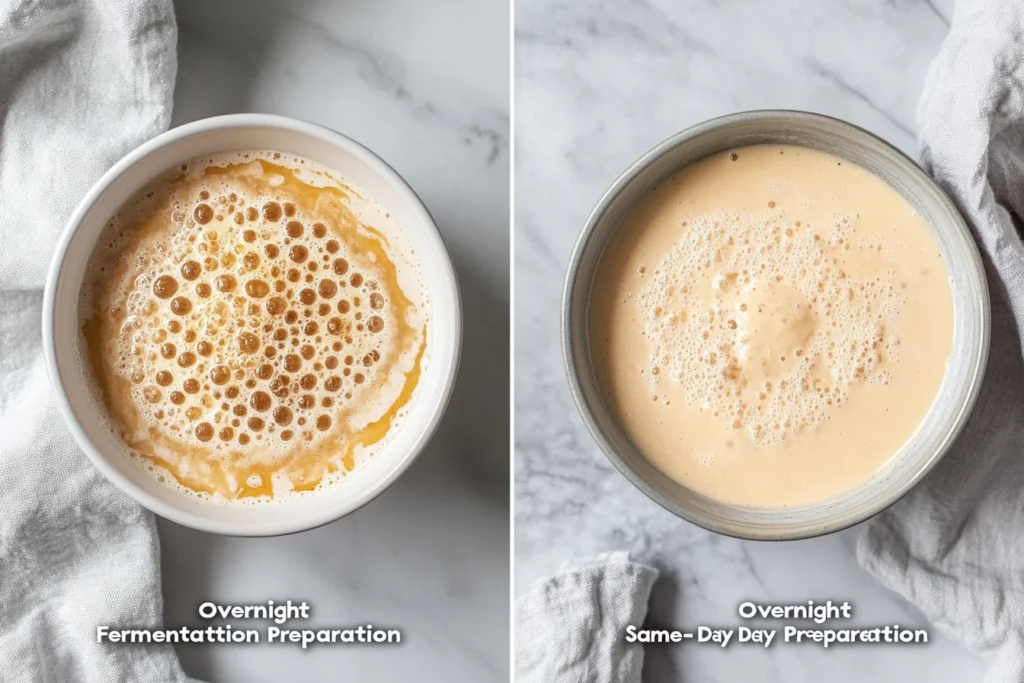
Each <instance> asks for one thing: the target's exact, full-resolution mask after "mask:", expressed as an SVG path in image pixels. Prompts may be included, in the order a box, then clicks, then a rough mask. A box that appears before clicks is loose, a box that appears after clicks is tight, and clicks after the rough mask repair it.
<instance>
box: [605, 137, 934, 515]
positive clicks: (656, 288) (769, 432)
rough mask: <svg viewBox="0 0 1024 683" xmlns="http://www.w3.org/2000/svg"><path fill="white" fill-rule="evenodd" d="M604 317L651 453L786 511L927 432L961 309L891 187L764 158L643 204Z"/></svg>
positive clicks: (753, 157) (845, 170) (611, 265)
mask: <svg viewBox="0 0 1024 683" xmlns="http://www.w3.org/2000/svg"><path fill="white" fill-rule="evenodd" d="M590 321H591V322H590V325H591V345H592V354H593V357H594V360H595V364H596V366H597V372H598V378H599V381H600V383H601V386H602V389H603V391H604V393H605V395H606V398H607V400H608V402H609V405H610V407H611V408H612V411H613V413H614V414H615V415H616V416H617V417H618V419H619V421H620V423H621V424H622V426H623V428H624V429H625V430H626V432H627V434H629V436H630V437H631V438H632V439H633V440H634V442H635V443H636V444H637V445H638V446H639V447H640V449H641V451H643V452H644V453H645V455H647V456H648V457H649V458H650V459H651V460H652V461H653V462H654V463H655V464H656V465H657V466H658V467H659V468H660V469H662V470H663V471H665V472H666V473H667V474H669V475H670V476H672V477H674V478H675V479H677V480H678V481H680V482H681V483H683V484H684V485H686V486H688V487H690V488H693V489H694V490H696V491H698V492H700V493H703V494H705V495H707V496H709V497H712V498H715V499H718V500H722V501H725V502H730V503H737V504H743V505H750V506H786V505H797V504H802V503H809V502H813V501H817V500H822V499H826V498H829V497H832V496H835V495H837V494H839V493H841V492H843V491H845V490H848V489H850V488H852V487H854V486H856V485H857V484H858V483H860V482H862V481H864V480H866V479H867V478H868V477H870V476H871V474H873V473H874V472H875V471H877V469H878V468H879V467H880V466H881V465H883V464H884V463H885V461H886V460H887V459H889V458H890V457H891V456H892V455H893V454H894V453H895V452H896V451H897V450H898V449H899V448H900V446H901V445H902V444H903V443H904V442H905V441H906V440H907V439H908V438H909V437H910V436H911V435H912V433H913V432H914V430H915V429H916V428H917V426H918V424H919V423H920V421H921V420H922V419H923V417H924V415H925V414H926V412H927V411H928V408H929V407H930V405H931V403H932V400H933V399H934V397H935V395H936V393H937V392H938V388H939V385H940V384H941V381H942V377H943V375H944V373H945V367H946V361H947V360H948V357H949V353H950V348H951V343H952V330H953V311H952V296H951V293H950V288H949V282H948V276H947V274H946V270H945V267H944V265H943V263H942V259H941V256H940V254H939V252H938V246H937V245H936V244H935V242H934V240H933V239H932V238H931V236H930V235H929V234H928V232H927V228H926V226H925V225H924V224H923V223H922V222H921V220H920V219H919V218H918V217H917V216H916V215H915V214H914V212H913V210H912V208H911V207H910V206H909V205H908V204H907V203H906V202H905V201H904V200H903V199H902V198H901V197H900V196H899V195H898V194H897V193H896V192H895V191H894V190H892V189H891V188H889V187H888V186H887V185H885V183H883V182H882V181H881V180H879V179H878V178H876V177H874V176H872V175H871V174H869V173H867V172H866V171H864V170H863V169H861V168H859V167H856V166H854V165H853V164H850V163H849V162H844V161H842V160H840V159H837V158H834V157H832V156H829V155H827V154H823V153H820V152H816V151H813V150H809V149H804V148H797V147H789V146H767V145H766V146H754V147H745V148H740V149H736V150H733V151H731V152H727V153H723V154H718V155H715V156H713V157H710V158H708V159H705V160H703V161H701V162H699V163H697V164H694V165H693V166H691V167H689V168H687V169H684V170H683V171H682V172H681V173H679V174H677V175H676V176H675V177H673V178H672V179H670V180H669V181H667V182H666V183H665V184H664V185H663V186H662V187H660V188H657V189H656V190H655V191H654V192H653V193H652V194H651V195H650V196H649V197H648V198H646V199H645V200H644V201H642V202H641V204H640V205H639V206H638V207H637V208H636V209H634V211H633V212H632V213H631V215H630V216H629V217H628V219H627V221H626V223H625V224H624V226H623V227H622V229H620V231H619V233H618V234H617V235H616V237H615V238H614V239H613V241H612V243H611V244H610V245H609V247H608V250H607V251H606V255H605V257H604V260H603V262H602V264H601V267H600V269H599V272H598V276H597V281H596V282H595V289H594V293H593V295H592V298H591V308H590Z"/></svg>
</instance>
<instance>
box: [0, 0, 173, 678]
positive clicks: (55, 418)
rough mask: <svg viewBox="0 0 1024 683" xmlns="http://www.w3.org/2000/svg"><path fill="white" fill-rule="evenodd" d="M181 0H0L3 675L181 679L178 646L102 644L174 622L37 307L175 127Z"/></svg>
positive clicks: (146, 531)
mask: <svg viewBox="0 0 1024 683" xmlns="http://www.w3.org/2000/svg"><path fill="white" fill-rule="evenodd" d="M176 41H177V28H176V25H175V22H174V9H173V6H172V4H171V1H170V0H11V1H10V2H4V3H0V680H3V681H5V683H22V682H25V683H38V682H43V683H69V682H71V681H75V682H77V681H88V682H90V683H93V682H95V683H106V682H111V683H113V682H115V681H116V682H126V681H161V682H165V683H174V682H176V681H184V680H186V677H185V675H184V673H183V672H182V670H181V667H180V665H179V663H178V660H177V657H176V656H175V654H174V651H173V649H171V647H170V646H166V645H165V646H160V647H140V646H132V645H128V646H126V645H113V646H112V645H109V644H103V645H100V644H98V643H97V642H96V627H97V626H98V625H109V626H111V627H121V628H128V627H154V626H159V625H160V624H161V622H162V611H163V601H162V599H161V594H160V573H159V548H158V545H157V536H156V528H155V525H154V523H153V517H152V515H150V514H148V513H147V512H145V511H144V510H143V509H142V508H141V507H140V506H139V505H137V504H136V503H134V502H133V501H132V500H130V499H129V498H128V497H126V496H125V495H123V494H122V493H120V492H119V491H118V490H117V489H115V488H114V486H113V485H111V484H109V483H108V482H107V481H106V480H105V479H104V478H103V477H102V476H101V475H100V474H99V472H98V471H97V470H96V469H95V468H94V467H93V466H92V465H91V464H90V463H89V461H88V460H87V459H86V457H85V455H84V454H83V453H82V452H81V451H80V450H79V449H78V448H77V447H76V445H75V443H74V441H73V440H72V438H71V436H70V434H69V433H68V431H67V430H66V429H65V427H64V423H63V421H62V420H61V418H60V416H59V415H58V413H57V410H56V409H55V406H54V401H53V398H52V392H51V390H50V384H49V381H48V379H47V375H46V369H45V366H44V364H43V359H42V353H41V341H40V335H41V324H40V308H41V303H42V291H41V290H42V287H43V283H44V279H45V275H46V270H47V267H48V264H49V261H50V257H51V255H52V251H53V248H54V246H55V244H56V241H57V236H58V234H59V233H60V231H61V229H62V228H63V227H64V224H65V222H66V221H67V219H68V218H69V216H70V214H71V211H72V209H73V208H74V206H75V205H76V204H77V203H78V201H79V200H80V199H81V198H82V196H83V195H84V194H85V192H86V190H88V188H89V186H90V185H91V184H92V183H93V182H94V181H95V180H96V179H97V178H98V177H99V176H100V175H101V174H102V173H103V171H105V170H106V169H107V168H108V167H109V166H110V165H111V164H112V163H113V162H114V161H116V160H117V159H118V158H119V157H121V156H122V155H124V154H125V153H126V152H128V151H129V150H130V149H132V148H133V147H135V146H136V145H138V144H139V143H141V142H143V141H144V140H146V139H148V138H150V137H152V136H153V135H156V134H157V133H159V132H161V131H163V130H164V129H166V128H167V125H168V123H169V122H170V112H171V100H172V95H173V90H174V78H175V74H176V70H177V53H176Z"/></svg>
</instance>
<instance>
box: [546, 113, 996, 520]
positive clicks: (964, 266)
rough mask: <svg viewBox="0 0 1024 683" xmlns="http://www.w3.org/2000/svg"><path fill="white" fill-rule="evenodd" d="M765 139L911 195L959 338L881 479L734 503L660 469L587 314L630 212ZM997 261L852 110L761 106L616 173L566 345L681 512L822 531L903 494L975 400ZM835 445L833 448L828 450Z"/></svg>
mask: <svg viewBox="0 0 1024 683" xmlns="http://www.w3.org/2000/svg"><path fill="white" fill-rule="evenodd" d="M762 143H772V144H790V145H799V146H803V147H810V148H812V149H818V150H821V151H824V152H828V153H830V154H833V155H835V156H838V157H840V158H843V159H848V160H850V161H852V162H854V163H856V164H858V165H859V166H861V167H863V168H865V169H867V170H868V171H871V172H872V173H874V174H875V175H877V176H878V177H880V178H881V179H882V180H884V181H885V182H886V183H888V184H889V185H890V186H891V187H892V188H893V189H895V190H896V191H897V192H899V193H900V194H901V195H902V196H903V198H904V199H906V200H907V201H908V202H909V203H910V205H911V206H912V207H914V209H915V211H917V213H918V215H920V216H921V218H922V219H923V220H924V222H925V224H926V225H927V226H928V228H929V230H930V231H931V233H932V236H933V237H934V238H935V241H936V243H937V244H938V246H939V250H940V251H941V252H942V258H943V261H945V264H946V268H947V270H948V271H949V280H950V287H951V289H952V294H953V317H954V320H953V323H954V329H953V350H952V353H951V356H950V359H949V363H948V364H947V366H946V374H945V377H944V378H943V381H942V385H941V386H940V387H939V393H938V395H937V396H936V397H935V401H934V402H933V403H932V407H931V408H930V409H929V411H928V413H927V415H925V418H924V420H923V421H922V422H921V424H920V426H919V427H918V429H917V431H916V432H915V433H914V434H913V435H912V436H911V438H910V439H909V440H908V441H907V442H906V443H905V444H904V445H903V447H902V448H901V449H900V450H899V451H898V452H897V453H894V454H893V455H892V457H891V458H890V459H889V461H888V462H887V463H886V464H885V465H884V466H883V467H882V468H881V469H880V470H879V471H878V472H877V473H876V474H875V475H874V476H872V477H871V478H870V479H869V480H867V481H865V482H864V483H863V484H861V485H860V486H858V487H857V488H855V489H853V490H852V491H848V492H846V493H845V494H843V495H840V496H838V497H836V498H832V499H829V500H823V501H820V502H818V503H814V504H811V505H803V506H800V507H791V508H780V509H764V508H750V507H742V506H739V505H725V504H722V503H719V502H718V501H715V500H712V499H710V498H708V497H706V496H703V495H700V494H698V493H696V492H695V491H692V490H690V489H688V488H686V487H685V486H683V485H682V484H680V483H678V482H676V481H674V480H673V479H671V478H670V477H668V476H667V475H666V474H664V473H663V472H661V471H660V470H659V469H657V468H656V467H655V466H654V465H653V464H651V462H650V461H649V460H647V459H646V458H645V457H644V456H643V454H641V453H640V451H639V450H638V449H637V447H636V446H635V445H634V444H633V443H632V442H631V441H630V440H629V438H628V437H626V435H625V434H624V433H623V431H622V429H621V428H619V426H618V425H617V424H616V422H615V419H614V418H613V417H612V415H611V412H610V411H609V410H608V407H607V406H606V405H605V402H604V399H603V398H602V396H601V391H600V389H599V387H598V384H597V378H596V376H595V374H594V368H593V363H592V362H591V358H590V343H589V340H588V336H587V330H588V328H589V326H588V325H587V315H588V310H589V301H590V289H591V285H592V283H593V280H594V274H595V272H596V270H597V266H598V264H599V262H600V259H601V256H602V254H603V252H604V249H605V247H606V246H607V244H608V242H609V240H610V239H611V237H612V235H613V234H614V233H615V231H616V230H618V228H619V225H620V223H621V222H622V220H623V218H624V217H625V216H626V215H627V214H628V213H629V211H630V210H631V209H632V208H633V206H635V205H636V203H637V202H638V201H640V199H642V198H643V197H644V196H646V195H647V194H648V193H649V192H650V191H651V188H652V187H654V186H655V185H657V184H658V183H659V182H660V181H662V180H664V179H665V178H667V177H668V176H670V175H672V174H673V173H675V172H676V171H678V170H679V169H681V168H683V167H684V166H687V165H689V164H692V163H693V162H695V161H698V160H699V159H702V158H704V157H707V156H709V155H711V154H714V153H716V152H721V151H724V150H727V149H733V148H736V147H741V146H743V145H755V144H762ZM989 316H990V312H989V299H988V286H987V284H986V281H985V270H984V268H983V266H982V262H981V257H980V256H979V254H978V248H977V246H976V245H975V243H974V238H973V237H971V232H970V230H969V229H968V228H967V224H966V223H965V222H964V219H963V218H962V217H961V216H960V214H959V213H958V212H957V210H956V207H955V206H953V202H952V201H950V199H949V197H947V196H946V194H945V193H944V192H943V191H942V190H941V189H940V188H939V187H938V186H937V185H936V184H935V183H934V182H933V181H932V179H931V178H929V177H928V175H927V174H925V172H924V171H922V170H921V169H920V168H919V167H918V166H917V164H915V163H914V162H913V161H911V160H910V159H908V158H907V157H906V156H904V155H903V154H901V153H900V152H899V151H898V150H897V149H895V148H894V147H892V146H891V145H889V144H888V143H886V142H885V141H883V140H881V139H879V138H877V137H875V136H874V135H872V134H870V133H868V132H867V131H865V130H863V129H861V128H857V127H856V126H853V125H851V124H849V123H846V122H844V121H839V120H837V119H833V118H829V117H827V116H821V115H818V114H811V113H808V112H798V111H752V112H741V113H739V114H732V115H729V116H723V117H722V118H718V119H713V120H711V121H705V122H704V123H700V124H697V125H696V126H693V127H692V128H689V129H687V130H684V131H682V132H681V133H679V134H677V135H675V136H673V137H671V138H669V139H668V140H665V141H664V142H663V143H661V144H660V145H658V146H657V147H655V148H654V149H652V150H650V151H649V152H647V153H646V154H645V155H644V156H643V157H641V158H640V159H639V160H637V161H636V163H634V164H633V165H632V166H631V167H630V168H629V169H627V170H626V171H625V172H624V173H623V174H622V175H621V176H619V178H618V179H617V180H616V181H615V183H614V184H612V186H611V188H609V190H608V191H607V192H606V193H605V195H604V196H603V197H602V198H601V200H600V201H599V202H598V204H597V207H595V208H594V211H593V213H592V214H591V215H590V218H589V219H588V220H587V223H586V225H585V226H584V227H583V232H582V233H581V234H580V238H579V240H578V241H577V243H576V248H575V249H574V251H573V255H572V259H571V261H570V263H569V270H568V274H567V275H566V280H565V291H564V296H563V299H562V351H563V355H564V359H565V366H566V373H567V374H568V377H569V385H570V387H571V389H572V393H573V398H574V399H575V401H576V405H577V407H578V408H579V410H580V414H581V415H582V416H583V420H584V422H586V424H587V427H588V428H589V429H590V432H591V434H592V435H593V436H594V438H595V440H596V441H597V442H598V444H599V445H600V446H601V448H602V449H603V450H604V452H605V453H606V454H607V455H608V458H609V459H610V460H611V462H612V464H613V465H615V467H616V468H617V469H618V470H619V471H620V472H621V473H622V474H623V475H624V476H625V477H626V478H627V479H629V480H630V481H631V482H632V483H633V484H634V485H635V486H636V487H637V488H639V489H640V490H641V491H643V492H644V493H645V494H647V495H648V496H649V497H650V498H651V499H653V500H654V501H656V502H657V503H659V504H660V505H662V506H663V507H665V508H666V509H667V510H669V511H671V512H673V513H675V514H676V515H678V516H680V517H682V518H684V519H686V520H689V521H691V522H693V523H695V524H699V525H701V526H703V527H705V528H707V529H711V530H712V531H717V532H720V533H723V534H728V535H730V536H738V537H741V538H750V539H757V540H784V539H794V538H805V537H808V536H818V535H821V534H826V533H829V532H832V531H837V530H839V529H842V528H844V527H848V526H850V525H852V524H856V523H857V522H860V521H862V520H864V519H867V518H868V517H870V516H872V515H874V514H876V513H878V512H879V511H881V510H883V509H885V508H886V507H888V506H889V505H891V504H892V503H894V502H895V501H897V500H899V499H900V497H902V496H903V495H904V494H906V493H907V492H908V491H909V490H910V489H911V488H913V487H914V485H916V484H917V483H918V482H919V481H921V479H922V478H923V477H924V476H925V475H926V474H927V473H928V472H929V471H930V470H931V468H932V467H934V466H935V465H936V463H938V462H939V460H940V459H941V458H942V456H943V455H944V454H945V453H946V451H947V450H949V447H950V445H951V444H952V443H953V441H954V439H956V437H957V435H958V434H959V433H960V430H961V429H962V428H963V425H964V423H965V422H966V420H967V417H968V415H969V414H970V412H971V408H972V407H973V406H974V402H975V399H977V396H978V390H979V389H980V387H981V380H982V377H983V376H984V371H985V364H986V361H987V360H988V346H989V326H990V320H989ZM822 457H827V454H822Z"/></svg>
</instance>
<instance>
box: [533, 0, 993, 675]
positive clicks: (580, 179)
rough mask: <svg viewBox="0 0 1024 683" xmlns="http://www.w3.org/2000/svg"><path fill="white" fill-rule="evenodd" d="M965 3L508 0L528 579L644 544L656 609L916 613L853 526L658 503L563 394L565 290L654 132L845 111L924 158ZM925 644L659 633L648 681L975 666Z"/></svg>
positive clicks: (947, 647) (733, 619) (875, 615)
mask: <svg viewBox="0 0 1024 683" xmlns="http://www.w3.org/2000/svg"><path fill="white" fill-rule="evenodd" d="M951 13H952V0H934V1H933V0H890V1H888V2H861V1H859V0H836V1H834V2H816V3H810V2H798V1H797V0H776V1H773V2H735V1H733V2H729V1H726V0H706V1H698V0H692V1H687V2H671V1H670V0H636V1H635V2H628V3H627V2H622V1H615V0H598V1H596V2H590V3H577V2H571V1H568V0H557V1H554V2H552V1H551V0H517V3H516V11H515V22H516V30H515V44H516V52H515V70H516V75H515V92H516V94H515V127H516V142H515V178H516V183H515V206H516V211H515V223H516V226H515V228H516V233H515V236H516V240H515V259H514V267H515V319H516V326H515V345H516V350H515V414H516V422H515V451H516V458H515V534H514V536H515V538H514V540H515V579H514V587H515V593H516V594H517V595H520V594H522V593H523V592H525V591H526V590H527V588H528V587H529V585H530V584H531V583H532V582H533V581H534V580H535V579H537V578H538V577H540V576H544V575H546V574H549V573H551V572H553V571H554V570H556V569H557V567H558V565H559V564H561V562H562V561H564V560H567V559H569V558H575V557H581V556H587V555H592V554H595V553H598V552H604V551H610V550H628V551H631V552H632V553H633V555H634V557H636V558H637V559H640V560H643V561H646V562H649V563H651V564H654V565H655V566H657V567H658V568H660V569H661V571H662V578H661V579H660V580H659V582H658V583H657V584H656V586H655V590H654V594H653V596H652V600H651V610H652V612H651V621H652V622H653V623H656V624H659V625H662V626H674V627H679V628H693V627H695V626H696V625H698V624H710V625H718V626H735V625H740V621H739V619H738V618H737V616H736V608H737V605H738V604H739V603H740V602H742V601H744V600H755V601H756V600H760V601H764V602H773V603H784V602H787V601H804V600H807V599H812V598H813V599H825V598H832V599H839V600H849V601H850V602H851V603H852V604H853V606H854V609H855V613H856V614H857V615H859V621H861V622H862V623H870V624H886V623H899V624H901V625H905V626H912V625H922V624H924V620H923V618H922V617H921V615H920V614H919V613H917V612H916V611H915V610H914V609H913V608H912V607H911V606H909V605H908V604H907V603H905V602H904V601H903V600H902V599H901V598H899V597H898V596H896V595H895V594H893V593H890V592H889V591H887V590H886V589H884V588H882V587H881V586H880V585H878V584H877V583H876V582H875V581H874V580H873V579H872V578H871V577H870V576H869V575H868V574H867V573H866V572H864V571H863V570H862V569H861V568H860V567H859V566H858V564H857V561H856V558H855V555H854V544H855V540H856V537H857V535H858V533H859V529H857V528H854V529H850V530H847V531H844V532H841V533H838V534H833V535H831V536H827V537H825V538H819V539H813V540H808V541H799V542H788V543H755V542H745V541H738V540H735V539H730V538H725V537H722V536H717V535H715V534H712V533H710V532H706V531H703V530H702V529H699V528H697V527H695V526H692V525H690V524H687V523H686V522H683V521H682V520H679V519H677V518H675V517H674V516H672V515H671V514H669V513H668V512H665V511H663V510H662V509H661V508H659V507H658V506H657V505H656V504H654V503H653V502H651V501H649V500H648V499H647V498H646V497H644V495H643V494H641V493H640V492H639V491H637V490H636V489H634V488H633V487H632V486H631V485H630V484H629V483H628V482H627V481H626V480H625V479H624V478H623V477H621V476H620V475H619V474H618V473H617V472H616V471H615V470H614V469H613V468H612V466H611V465H610V464H609V463H608V462H607V460H606V459H605V458H604V456H603V455H602V454H601V453H600V451H599V450H598V448H597V446H596V445H595V444H594V443H593V442H592V440H591V439H590V437H589V435H588V434H587V431H586V429H585V427H584V426H583V423H582V421H581V420H580V419H579V418H578V416H577V413H576V409H575V407H574V406H573V403H572V399H571V398H570V395H569V391H568V387H567V385H566V382H565V378H564V375H563V372H562V364H561V358H560V352H559V339H558V298H559V294H560V288H561V283H562V278H563V275H564V269H565V265H566V263H567V260H568V257H569V253H570V250H571V248H572V244H573V242H574V240H575V239H576V236H577V233H578V230H579V229H580V227H581V226H582V224H583V221H584V219H585V218H586V215H587V213H588V212H589V211H590V209H591V208H592V206H593V204H594V203H595V202H596V201H597V199H598V197H599V196H600V194H601V193H602V192H603V191H604V189H605V188H606V187H607V186H608V185H609V184H610V183H611V181H612V180H613V179H614V178H615V177H616V176H617V175H618V174H619V173H620V172H621V171H622V170H623V169H624V168H626V166H627V165H628V164H629V163H631V162H632V161H633V160H634V159H636V158H637V157H638V156H639V155H640V154H641V153H642V152H644V151H646V150H647V149H648V148H650V147H652V146H653V145H654V144H656V143H657V142H659V141H661V140H662V139H664V138H666V137H668V136H669V135H671V134H673V133H675V132H677V131H678V130H680V129H682V128H684V127H686V126H689V125H691V124H693V123H696V122H698V121H701V120H704V119H708V118H711V117H714V116H718V115H722V114H726V113H730V112H734V111H739V110H744V109H759V108H791V109H807V110H811V111H817V112H821V113H825V114H830V115H834V116H838V117H841V118H844V119H847V120H849V121H852V122H854V123H856V124H858V125H860V126H863V127H864V128H867V129H868V130H871V131H873V132H875V133H877V134H878V135H880V136H882V137H884V138H886V139H887V140H889V141H890V142H892V143H894V144H895V145H896V146H898V147H900V148H901V149H903V150H904V151H906V152H908V153H910V154H912V155H914V153H915V150H916V145H915V132H914V131H915V116H914V115H915V109H916V105H917V99H918V96H919V94H920V91H921V87H922V84H923V81H924V76H925V72H926V70H927V67H928V64H929V61H930V60H931V58H932V57H933V56H934V54H935V52H936V50H937V49H938V46H939V44H940V43H941V41H942V39H943V37H944V36H945V34H946V31H947V29H948V25H949V17H950V16H951ZM931 636H932V642H931V643H930V644H929V645H927V646H924V647H915V648H901V647H891V646H890V647H873V648H871V649H865V648H864V647H863V646H861V647H857V648H848V649H845V650H844V649H837V648H832V649H829V650H823V649H820V648H818V647H811V646H794V645H786V646H778V645H774V646H773V647H771V648H769V649H763V648H757V647H755V648H749V647H730V648H729V649H726V650H721V649H718V648H708V647H700V648H698V647H687V646H667V647H660V648H648V655H647V661H646V664H645V670H644V674H645V676H644V680H645V681H652V682H653V681H657V682H658V683H663V682H666V681H678V680H699V681H706V682H711V681H735V680H758V681H765V682H766V683H776V682H779V683H781V682H783V681H785V682H786V683H795V682H799V681H808V682H814V683H816V682H817V681H821V680H828V681H831V682H836V683H843V682H844V681H850V682H851V683H852V682H854V681H863V680H871V681H874V682H875V683H885V682H887V681H892V682H894V683H895V682H897V681H900V682H901V681H905V680H927V681H958V682H960V681H980V680H981V676H982V672H983V670H984V665H983V663H982V662H981V661H980V660H978V659H977V658H975V657H974V656H972V655H970V654H968V653H967V652H965V651H963V650H961V649H960V648H959V647H958V646H956V645H954V644H953V643H951V642H949V641H947V640H944V639H943V638H942V637H941V636H939V635H938V634H937V633H936V632H935V631H934V630H932V632H931Z"/></svg>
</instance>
